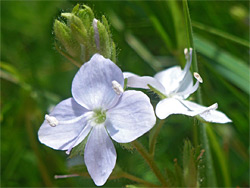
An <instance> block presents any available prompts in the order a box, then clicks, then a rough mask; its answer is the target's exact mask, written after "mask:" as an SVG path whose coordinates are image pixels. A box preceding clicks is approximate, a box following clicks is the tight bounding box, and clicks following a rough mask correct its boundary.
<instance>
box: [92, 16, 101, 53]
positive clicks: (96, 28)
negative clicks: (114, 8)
mask: <svg viewBox="0 0 250 188" xmlns="http://www.w3.org/2000/svg"><path fill="white" fill-rule="evenodd" d="M97 22H98V20H97V19H95V18H94V19H93V23H92V26H93V28H94V32H95V35H94V37H95V44H96V48H97V50H98V51H99V50H100V38H99V32H98V27H97Z"/></svg>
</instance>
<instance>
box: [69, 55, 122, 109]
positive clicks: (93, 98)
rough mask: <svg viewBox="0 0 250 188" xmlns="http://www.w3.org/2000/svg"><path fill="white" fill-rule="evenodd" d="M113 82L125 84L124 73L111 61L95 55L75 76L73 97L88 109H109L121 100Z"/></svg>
mask: <svg viewBox="0 0 250 188" xmlns="http://www.w3.org/2000/svg"><path fill="white" fill-rule="evenodd" d="M112 81H116V82H118V83H119V84H120V85H121V86H122V87H123V84H124V79H123V74H122V71H121V70H120V68H119V67H118V66H116V65H115V64H114V63H113V62H112V61H110V60H109V59H105V58H104V57H103V56H101V55H100V54H95V55H94V56H93V57H92V58H91V59H90V61H89V62H87V63H85V64H84V65H83V66H82V67H81V68H80V69H79V71H78V72H77V74H76V75H75V78H74V80H73V83H72V95H73V98H74V99H75V100H76V101H77V103H79V104H81V105H82V106H84V107H85V108H87V109H90V110H93V109H96V108H103V109H109V108H110V107H112V106H113V105H114V104H116V102H117V101H118V100H119V95H117V94H116V92H115V91H114V90H113V88H112Z"/></svg>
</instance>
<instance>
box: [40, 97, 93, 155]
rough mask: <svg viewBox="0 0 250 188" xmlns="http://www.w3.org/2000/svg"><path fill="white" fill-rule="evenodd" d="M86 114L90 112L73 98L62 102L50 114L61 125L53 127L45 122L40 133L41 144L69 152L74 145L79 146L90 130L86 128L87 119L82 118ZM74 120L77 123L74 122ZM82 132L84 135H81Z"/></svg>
mask: <svg viewBox="0 0 250 188" xmlns="http://www.w3.org/2000/svg"><path fill="white" fill-rule="evenodd" d="M86 113H88V110H87V109H85V108H83V107H82V106H80V105H79V104H77V103H76V102H75V101H74V99H73V98H69V99H66V100H64V101H62V102H60V103H59V104H58V105H56V106H55V108H54V109H53V110H52V112H51V113H50V114H49V115H50V116H53V117H55V118H56V119H57V120H58V122H59V123H58V125H56V126H55V127H52V126H51V125H49V123H48V122H47V120H45V121H44V122H43V124H42V126H41V127H40V129H39V131H38V138H39V140H40V142H41V143H43V144H45V145H47V146H49V147H51V148H53V149H58V150H67V149H69V148H70V147H71V146H72V144H73V145H74V146H75V145H77V144H79V143H80V142H81V141H82V140H83V139H84V138H85V136H86V135H87V134H88V132H89V130H90V129H88V128H87V127H85V126H86V118H85V117H82V118H81V116H84V114H86ZM73 119H75V120H76V121H72V120H73ZM61 122H68V123H61ZM83 130H84V131H83ZM82 131H83V132H82ZM81 132H82V134H81V135H80V133H81ZM83 133H84V134H83ZM79 136H80V137H81V138H79Z"/></svg>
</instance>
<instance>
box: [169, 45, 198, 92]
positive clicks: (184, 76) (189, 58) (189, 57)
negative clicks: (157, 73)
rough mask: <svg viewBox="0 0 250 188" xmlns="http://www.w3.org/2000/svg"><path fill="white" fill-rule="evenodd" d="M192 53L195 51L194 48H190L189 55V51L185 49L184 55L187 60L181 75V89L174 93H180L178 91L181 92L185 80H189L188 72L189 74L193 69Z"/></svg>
mask: <svg viewBox="0 0 250 188" xmlns="http://www.w3.org/2000/svg"><path fill="white" fill-rule="evenodd" d="M192 52H193V49H192V48H189V53H188V49H187V48H185V49H184V55H185V58H186V60H187V62H186V65H185V67H184V69H183V71H182V73H181V75H180V77H181V78H180V82H179V87H178V88H177V89H176V90H175V91H173V93H178V91H180V90H181V88H182V87H183V83H185V80H186V79H187V76H188V72H189V69H190V67H191V63H192Z"/></svg>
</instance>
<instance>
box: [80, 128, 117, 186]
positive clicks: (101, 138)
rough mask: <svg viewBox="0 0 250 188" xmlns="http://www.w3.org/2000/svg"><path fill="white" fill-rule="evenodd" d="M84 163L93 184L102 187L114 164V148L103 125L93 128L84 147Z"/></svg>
mask: <svg viewBox="0 0 250 188" xmlns="http://www.w3.org/2000/svg"><path fill="white" fill-rule="evenodd" d="M84 161H85V164H86V166H87V169H88V172H89V174H90V176H91V178H92V179H93V180H94V182H95V184H96V185H98V186H101V185H103V184H104V183H105V182H106V181H107V179H108V177H109V175H110V174H111V172H112V170H113V168H114V167H115V163H116V151H115V147H114V145H113V143H112V141H111V139H110V138H109V136H108V133H107V131H106V129H105V127H104V125H103V124H100V125H96V126H94V127H93V129H92V131H91V133H90V135H89V138H88V141H87V144H86V146H85V151H84Z"/></svg>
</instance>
